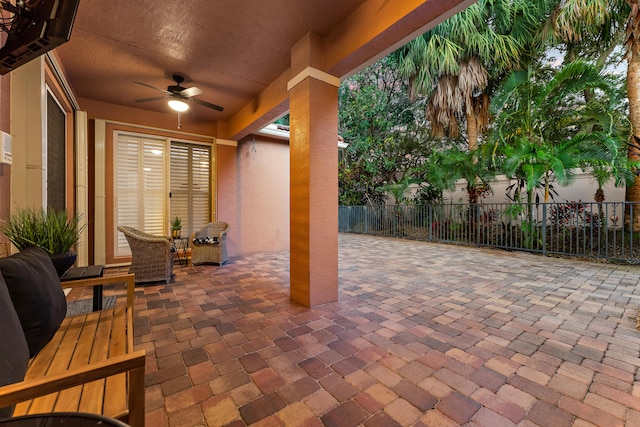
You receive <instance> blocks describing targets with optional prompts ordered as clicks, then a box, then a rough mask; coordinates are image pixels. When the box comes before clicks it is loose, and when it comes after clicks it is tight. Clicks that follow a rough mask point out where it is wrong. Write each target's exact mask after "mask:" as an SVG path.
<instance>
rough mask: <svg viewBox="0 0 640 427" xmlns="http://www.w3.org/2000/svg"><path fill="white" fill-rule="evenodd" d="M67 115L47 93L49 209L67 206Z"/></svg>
mask: <svg viewBox="0 0 640 427" xmlns="http://www.w3.org/2000/svg"><path fill="white" fill-rule="evenodd" d="M65 126H66V114H65V112H64V110H63V109H62V108H61V107H60V105H58V102H57V101H56V99H55V98H54V97H53V95H52V94H51V92H48V91H47V207H49V208H53V209H56V210H64V209H66V208H67V206H66V201H67V197H66V155H65V153H66V149H65V141H66V132H65Z"/></svg>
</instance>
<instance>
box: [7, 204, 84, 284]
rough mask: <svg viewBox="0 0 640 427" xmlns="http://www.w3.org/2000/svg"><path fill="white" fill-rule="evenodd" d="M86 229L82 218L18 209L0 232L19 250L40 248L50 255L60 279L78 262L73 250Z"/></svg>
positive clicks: (8, 217)
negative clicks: (32, 247)
mask: <svg viewBox="0 0 640 427" xmlns="http://www.w3.org/2000/svg"><path fill="white" fill-rule="evenodd" d="M84 227H85V225H84V224H81V222H80V215H75V214H74V215H71V216H69V215H68V213H67V211H66V210H55V209H51V208H50V209H46V210H45V209H41V210H37V209H28V208H21V209H17V210H15V211H14V212H12V213H11V214H9V215H8V216H7V217H5V218H4V219H3V220H2V221H0V232H1V233H2V234H4V235H5V236H6V237H7V239H9V240H10V241H11V243H13V244H14V246H15V247H16V248H18V250H22V249H24V248H28V247H30V246H38V247H40V248H42V249H44V250H45V251H47V253H49V256H50V257H51V260H52V261H53V264H54V265H55V267H56V271H57V272H58V275H59V276H62V275H63V274H64V273H65V271H67V270H68V269H69V268H70V267H71V266H72V265H73V263H74V262H75V260H76V256H77V254H76V253H75V252H73V251H72V249H73V247H74V246H75V245H76V244H77V243H78V240H79V239H80V233H81V232H82V230H84Z"/></svg>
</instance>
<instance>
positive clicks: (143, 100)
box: [136, 96, 167, 102]
mask: <svg viewBox="0 0 640 427" xmlns="http://www.w3.org/2000/svg"><path fill="white" fill-rule="evenodd" d="M166 98H167V97H166V96H154V97H153V98H141V99H136V102H149V101H159V100H161V99H166Z"/></svg>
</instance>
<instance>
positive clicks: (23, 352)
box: [0, 274, 29, 420]
mask: <svg viewBox="0 0 640 427" xmlns="http://www.w3.org/2000/svg"><path fill="white" fill-rule="evenodd" d="M28 364H29V347H27V340H26V339H25V337H24V332H22V326H21V325H20V319H18V315H17V314H16V310H15V309H14V308H13V303H12V302H11V297H10V296H9V291H8V290H7V285H6V284H5V282H4V279H3V277H2V275H1V274H0V386H3V385H7V384H13V383H17V382H19V381H22V380H23V379H24V374H25V372H27V365H28ZM12 414H13V407H7V408H0V420H3V419H5V418H10V417H11V415H12Z"/></svg>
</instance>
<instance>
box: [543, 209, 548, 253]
mask: <svg viewBox="0 0 640 427" xmlns="http://www.w3.org/2000/svg"><path fill="white" fill-rule="evenodd" d="M542 255H543V256H547V204H546V203H543V204H542Z"/></svg>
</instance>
